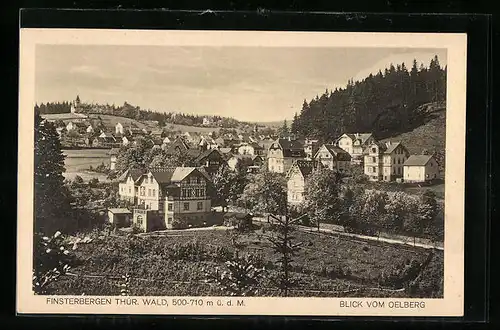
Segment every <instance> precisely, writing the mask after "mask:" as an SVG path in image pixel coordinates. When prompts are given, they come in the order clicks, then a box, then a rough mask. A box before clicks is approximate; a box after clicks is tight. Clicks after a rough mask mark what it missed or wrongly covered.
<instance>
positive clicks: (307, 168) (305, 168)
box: [289, 159, 315, 178]
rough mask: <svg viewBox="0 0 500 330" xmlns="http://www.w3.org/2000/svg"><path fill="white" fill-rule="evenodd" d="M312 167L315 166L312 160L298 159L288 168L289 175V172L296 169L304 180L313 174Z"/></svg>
mask: <svg viewBox="0 0 500 330" xmlns="http://www.w3.org/2000/svg"><path fill="white" fill-rule="evenodd" d="M314 166H315V164H314V162H313V161H312V160H305V159H299V160H296V161H295V162H294V163H293V165H292V167H291V168H290V171H289V173H291V171H292V170H293V169H294V168H297V169H298V170H299V171H300V173H301V174H302V176H303V177H304V178H305V177H307V176H309V175H310V174H311V173H312V172H313V170H314Z"/></svg>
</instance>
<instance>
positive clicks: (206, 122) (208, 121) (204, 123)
mask: <svg viewBox="0 0 500 330" xmlns="http://www.w3.org/2000/svg"><path fill="white" fill-rule="evenodd" d="M211 124H212V120H211V119H210V118H208V117H203V126H210V125H211Z"/></svg>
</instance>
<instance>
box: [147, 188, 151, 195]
mask: <svg viewBox="0 0 500 330" xmlns="http://www.w3.org/2000/svg"><path fill="white" fill-rule="evenodd" d="M148 197H151V189H148Z"/></svg>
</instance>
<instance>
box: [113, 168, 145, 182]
mask: <svg viewBox="0 0 500 330" xmlns="http://www.w3.org/2000/svg"><path fill="white" fill-rule="evenodd" d="M142 174H143V172H142V171H141V170H138V169H128V170H126V171H125V172H123V173H122V175H120V176H119V177H118V182H126V181H127V178H128V177H129V176H130V177H132V180H134V182H135V181H137V179H139V178H140V177H141V175H142Z"/></svg>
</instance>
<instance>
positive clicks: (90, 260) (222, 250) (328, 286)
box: [51, 227, 443, 297]
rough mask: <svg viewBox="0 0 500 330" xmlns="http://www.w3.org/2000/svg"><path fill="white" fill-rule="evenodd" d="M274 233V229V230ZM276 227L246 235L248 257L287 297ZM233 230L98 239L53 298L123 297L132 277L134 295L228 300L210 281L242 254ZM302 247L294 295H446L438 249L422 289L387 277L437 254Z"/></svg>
mask: <svg viewBox="0 0 500 330" xmlns="http://www.w3.org/2000/svg"><path fill="white" fill-rule="evenodd" d="M266 228H268V227H266ZM267 234H269V228H268V229H266V230H263V228H258V229H256V230H254V231H252V232H250V233H245V234H240V236H239V237H238V238H237V239H236V241H237V242H239V244H240V245H241V247H240V249H241V250H240V254H245V253H248V254H251V255H253V256H254V257H255V260H257V261H258V262H257V263H258V265H257V266H264V267H265V269H266V272H267V273H266V274H267V275H266V276H265V277H264V278H263V279H262V280H261V281H260V282H259V288H260V290H259V292H258V294H257V295H259V296H277V295H280V294H279V291H278V290H277V289H276V286H275V285H273V283H272V282H271V278H273V277H274V276H275V275H276V274H277V261H276V258H277V257H276V255H275V254H274V252H273V250H272V249H271V245H270V243H269V241H268V240H267V238H266V235H267ZM233 235H234V231H233V230H225V231H222V230H203V231H173V232H170V233H168V232H167V233H162V236H159V237H158V236H151V235H149V236H148V235H144V236H141V237H137V236H133V235H130V236H125V235H124V234H108V235H102V234H97V235H95V239H94V240H93V241H92V242H91V243H88V244H80V245H78V247H77V249H76V250H75V253H76V254H77V257H78V260H80V264H79V265H77V266H76V267H75V268H73V269H72V271H71V272H72V275H68V276H65V277H63V278H62V279H60V280H59V281H58V282H56V283H54V284H51V290H52V294H60V295H67V294H72V295H82V294H85V295H119V294H120V287H119V284H120V283H121V282H120V281H121V277H122V275H125V274H129V275H130V276H131V279H130V284H129V290H130V294H131V295H154V296H182V295H190V296H205V295H212V296H215V295H224V294H223V293H221V292H220V291H219V288H218V287H217V286H215V285H213V284H211V283H207V282H206V281H205V279H206V275H205V272H206V271H212V272H213V271H214V269H215V268H216V267H220V268H221V269H224V267H225V266H224V261H226V260H228V258H230V256H231V255H232V254H233V253H234V251H235V247H234V245H233V242H234V241H233V238H234V236H233ZM294 237H295V238H296V241H298V242H302V243H303V245H302V248H301V249H300V250H299V251H298V253H297V255H296V256H295V257H294V262H293V263H292V267H291V274H292V277H293V278H294V279H295V281H296V285H295V286H294V287H293V288H292V290H291V294H289V295H291V296H319V297H321V296H330V297H348V296H350V297H409V296H411V297H442V295H443V286H442V278H443V254H442V252H440V251H435V252H434V255H433V258H432V259H431V261H430V263H429V264H428V266H427V267H425V268H424V269H423V270H422V271H421V273H420V277H419V278H420V281H419V284H418V289H417V290H416V291H415V292H413V293H409V292H408V291H406V289H401V288H396V287H391V286H387V285H381V277H382V274H384V273H385V274H386V275H387V274H389V273H391V268H392V267H393V266H395V265H399V264H403V263H405V262H407V263H409V262H410V261H417V262H423V261H424V260H425V259H426V258H427V257H428V255H429V253H430V251H429V250H425V249H419V248H412V247H409V246H400V245H392V244H383V243H380V242H368V241H362V240H357V239H351V238H347V237H342V236H335V235H324V234H318V233H309V232H302V231H297V232H295V233H294Z"/></svg>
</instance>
